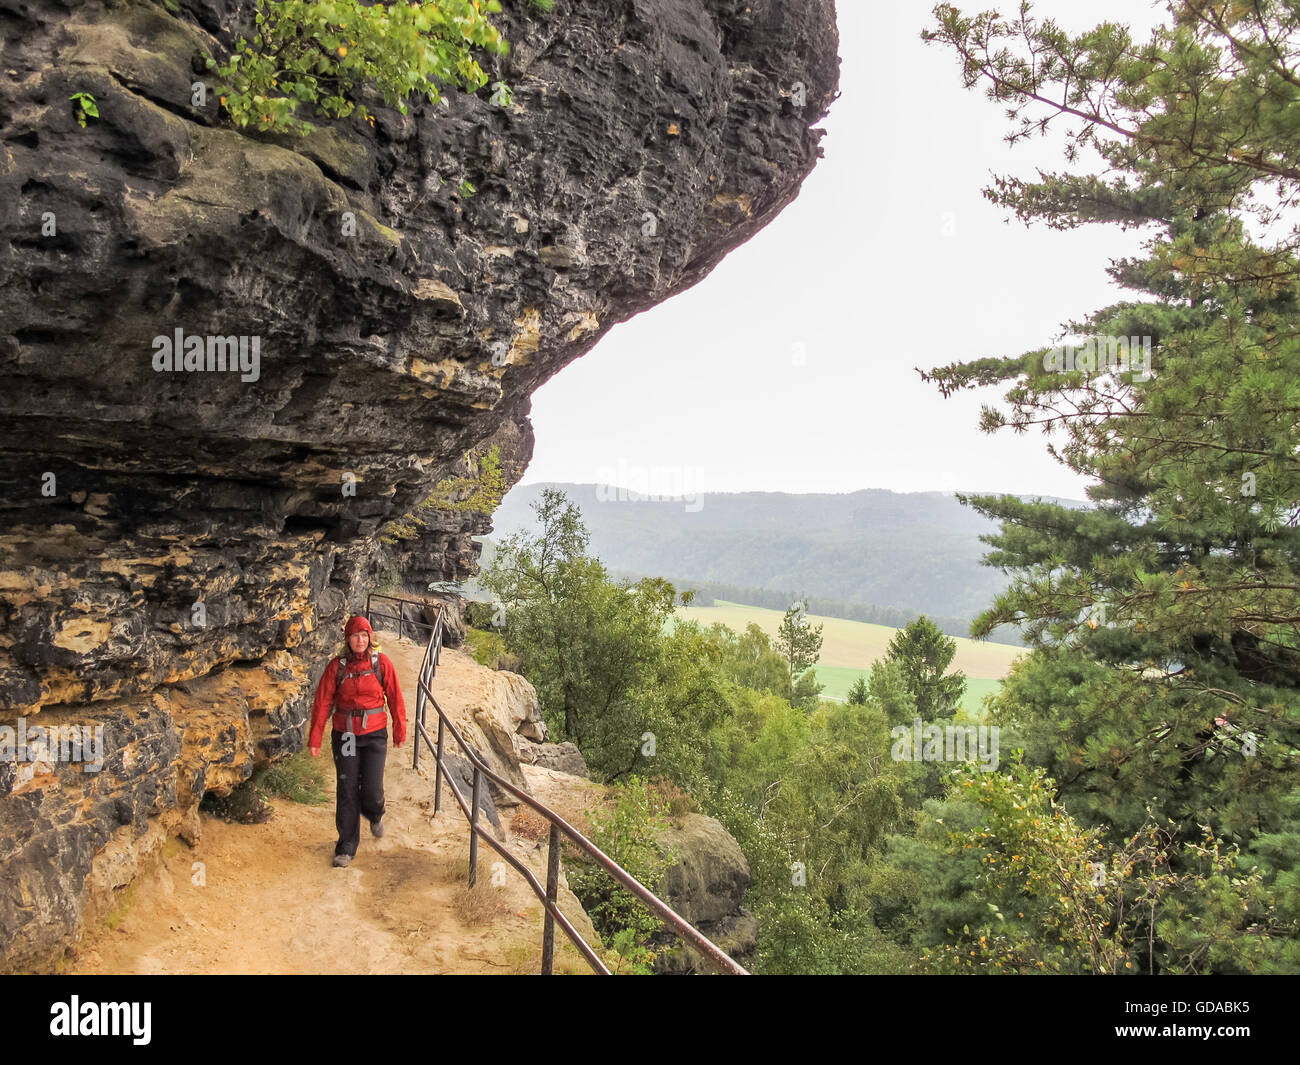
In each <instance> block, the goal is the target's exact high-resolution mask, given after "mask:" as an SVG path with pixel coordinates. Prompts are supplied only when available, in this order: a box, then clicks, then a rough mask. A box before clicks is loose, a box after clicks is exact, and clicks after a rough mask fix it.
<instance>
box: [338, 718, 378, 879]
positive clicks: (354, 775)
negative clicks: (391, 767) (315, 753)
mask: <svg viewBox="0 0 1300 1065" xmlns="http://www.w3.org/2000/svg"><path fill="white" fill-rule="evenodd" d="M344 735H345V734H344V733H342V732H336V731H333V730H331V732H330V747H331V748H332V749H333V751H334V771H335V774H336V776H337V778H338V792H337V794H336V796H335V806H334V826H335V827H336V828H337V829H338V832H339V841H338V843H336V844H335V845H334V853H335V854H350V855H352V856H353V857H354V858H355V857H356V854H357V844H358V843H359V842H360V839H361V815H362V814H365V815H366V817H367V818H369V819H370V820H371V821H375V820H378V819H379V818H380V817H383V816H384V760H385V759H386V758H387V756H388V729H386V728H385V729H383V730H382V731H376V732H370V733H366V734H365V735H360V736H357V735H353V737H352V743H353V744H354V745H355V750H354V751H353V753H352V754H349V755H345V754H344V753H343V737H344Z"/></svg>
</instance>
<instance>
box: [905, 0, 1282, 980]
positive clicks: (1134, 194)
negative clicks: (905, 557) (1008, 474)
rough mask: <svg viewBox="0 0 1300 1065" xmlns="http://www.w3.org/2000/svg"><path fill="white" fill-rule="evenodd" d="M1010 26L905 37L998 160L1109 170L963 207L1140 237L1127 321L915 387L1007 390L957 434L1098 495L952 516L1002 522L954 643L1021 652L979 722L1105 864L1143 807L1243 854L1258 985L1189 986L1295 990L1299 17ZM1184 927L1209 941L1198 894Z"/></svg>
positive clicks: (991, 192) (1217, 12)
mask: <svg viewBox="0 0 1300 1065" xmlns="http://www.w3.org/2000/svg"><path fill="white" fill-rule="evenodd" d="M1028 11H1029V7H1028V5H1022V8H1021V15H1020V17H1019V18H1016V19H1014V20H1006V19H1003V18H1001V17H1000V16H998V15H996V14H995V13H985V14H982V15H979V16H975V17H968V16H964V15H962V14H961V13H960V12H959V11H957V9H955V8H953V7H951V6H947V5H944V6H942V7H940V8H937V9H936V15H937V17H938V23H937V26H936V27H935V28H933V29H931V30H929V31H927V32H926V33H925V34H923V36H924V37H925V38H926V39H928V40H931V41H934V42H938V43H941V44H944V45H946V46H948V47H950V48H951V49H953V50H954V52H955V53H956V55H957V56H958V57H959V58H960V60H961V63H962V69H963V74H964V78H965V82H966V84H967V86H968V87H974V86H976V85H984V86H985V87H986V88H987V91H988V95H989V96H990V98H992V99H994V100H996V101H998V102H999V103H1001V104H1003V105H1004V106H1007V107H1008V114H1009V116H1010V118H1011V119H1012V121H1013V122H1014V123H1015V125H1014V126H1013V129H1012V132H1011V134H1010V135H1009V136H1008V138H1007V139H1008V140H1009V141H1011V142H1013V143H1014V142H1016V141H1018V140H1020V139H1022V138H1025V137H1028V136H1031V135H1033V134H1034V133H1036V132H1041V131H1043V130H1045V129H1047V128H1048V126H1049V124H1050V123H1057V120H1061V121H1064V122H1067V123H1069V122H1073V123H1074V125H1073V126H1072V127H1071V129H1070V131H1069V148H1068V150H1067V162H1068V163H1070V164H1076V163H1078V161H1079V159H1080V158H1081V157H1080V156H1079V154H1078V151H1079V149H1081V148H1088V149H1093V150H1095V151H1096V152H1098V153H1099V154H1100V156H1101V158H1102V159H1103V160H1104V161H1105V162H1106V164H1107V166H1108V169H1107V171H1105V172H1104V173H1102V174H1090V173H1079V172H1074V171H1071V172H1064V173H1041V172H1040V176H1039V180H1037V181H1025V180H1022V179H1019V178H1012V177H1000V178H996V179H995V182H994V184H993V185H992V186H991V187H990V188H988V189H986V190H985V195H986V196H987V197H988V198H989V199H990V200H991V201H992V202H994V203H996V204H998V205H1001V206H1004V207H1008V208H1010V209H1012V210H1013V211H1014V212H1015V214H1016V215H1017V217H1018V218H1020V219H1021V220H1022V221H1025V222H1031V221H1035V220H1037V221H1042V222H1045V223H1046V224H1047V225H1049V226H1052V227H1055V228H1061V229H1069V228H1073V227H1075V226H1079V225H1084V224H1090V223H1091V224H1109V225H1117V226H1120V227H1121V228H1127V227H1132V226H1147V227H1149V230H1150V232H1151V236H1150V238H1149V239H1148V241H1147V243H1146V245H1145V248H1144V253H1143V254H1142V255H1141V256H1139V257H1137V258H1133V259H1126V260H1121V261H1119V262H1116V263H1114V264H1113V265H1112V266H1111V268H1110V270H1109V273H1110V274H1111V276H1112V277H1113V278H1114V279H1115V280H1116V281H1118V282H1119V283H1120V284H1122V285H1123V286H1125V287H1126V288H1128V289H1130V290H1131V291H1133V292H1134V293H1135V294H1136V296H1135V298H1134V299H1133V300H1131V301H1126V302H1121V303H1117V304H1115V305H1113V306H1110V307H1106V308H1102V309H1101V310H1098V311H1095V312H1093V313H1091V314H1089V315H1087V316H1086V317H1085V318H1084V319H1083V320H1081V321H1077V322H1069V323H1066V324H1065V327H1064V328H1065V332H1064V333H1063V336H1062V337H1059V338H1056V340H1057V341H1058V342H1057V343H1056V344H1054V345H1052V346H1044V347H1042V348H1037V349H1035V350H1032V351H1029V352H1026V353H1023V354H1019V355H1013V356H1009V357H993V358H982V359H978V360H975V361H971V362H963V363H954V364H952V365H949V366H945V367H941V368H937V369H934V370H932V371H930V372H929V373H923V374H922V376H923V378H925V379H927V380H930V381H933V382H935V383H936V384H937V385H938V386H939V388H940V390H941V391H942V393H943V394H944V395H945V396H947V395H951V394H952V393H953V392H956V391H958V390H960V389H963V388H970V387H975V386H977V385H988V384H995V383H1009V389H1008V391H1007V392H1006V396H1005V398H1006V407H1005V408H993V407H985V408H984V411H983V413H982V415H981V421H980V424H981V428H982V429H983V430H984V431H986V432H994V431H996V430H998V429H1000V428H1003V427H1006V426H1010V427H1011V428H1012V429H1013V430H1014V431H1016V432H1024V431H1026V430H1027V429H1028V428H1030V427H1031V426H1038V427H1040V428H1041V429H1043V430H1044V432H1045V433H1047V434H1058V433H1059V434H1061V436H1062V438H1063V443H1061V444H1060V445H1059V446H1058V445H1057V444H1049V446H1048V451H1049V453H1050V454H1052V455H1053V456H1054V457H1055V458H1056V459H1057V460H1058V461H1060V462H1062V463H1063V464H1064V465H1066V466H1068V467H1069V468H1070V469H1072V470H1074V471H1077V472H1079V473H1082V474H1085V475H1087V476H1089V477H1091V478H1093V479H1094V480H1095V482H1096V483H1095V484H1094V485H1093V486H1091V487H1090V488H1089V489H1088V497H1089V501H1090V505H1089V506H1088V507H1086V508H1085V509H1081V510H1080V509H1074V508H1071V507H1065V506H1060V505H1055V504H1047V503H1043V502H1041V501H1038V500H1035V501H1033V502H1023V501H1021V500H1019V499H1016V498H1014V497H1011V496H1001V497H995V496H974V497H968V496H959V498H960V499H961V501H962V502H963V503H967V504H969V505H971V506H973V507H975V509H976V510H978V511H979V512H980V513H982V514H985V515H986V516H988V517H991V518H994V519H996V520H998V521H999V522H1000V532H999V533H998V534H997V535H995V536H992V537H989V538H988V542H989V543H990V544H991V546H992V547H993V548H994V550H993V551H992V552H990V553H989V554H988V556H987V557H986V562H987V563H988V564H989V565H993V566H999V567H1002V568H1004V570H1006V571H1007V572H1008V573H1010V574H1011V575H1012V577H1013V579H1012V582H1011V585H1010V587H1009V588H1008V589H1007V591H1006V592H1005V593H1004V594H1002V595H1001V596H999V597H998V598H997V600H996V601H995V603H994V604H993V605H992V607H991V608H990V609H989V610H987V611H985V612H984V613H983V614H982V615H981V616H980V617H979V618H978V619H977V621H976V623H975V625H974V626H973V629H972V632H973V634H974V635H977V636H979V635H986V634H987V633H988V632H990V631H991V630H992V629H993V628H994V627H995V626H996V625H999V624H1004V623H1007V624H1018V625H1020V626H1022V628H1023V630H1024V632H1025V634H1026V637H1027V639H1028V642H1029V643H1030V645H1031V647H1033V648H1034V650H1033V652H1032V653H1031V654H1030V655H1029V656H1028V657H1027V658H1026V659H1024V660H1022V662H1021V663H1020V665H1019V666H1018V667H1017V669H1016V670H1015V671H1014V672H1013V674H1012V676H1011V677H1010V678H1009V679H1008V681H1007V683H1006V685H1005V686H1004V692H1003V695H1002V697H1001V699H1000V701H999V703H998V708H997V714H998V716H999V718H1000V719H1001V720H1002V721H1004V722H1007V723H1010V724H1013V725H1014V726H1015V727H1017V728H1018V729H1020V730H1021V731H1022V732H1023V735H1024V738H1025V741H1026V748H1027V751H1028V755H1029V757H1030V759H1031V760H1033V761H1036V762H1038V763H1039V764H1041V765H1044V766H1045V767H1046V768H1047V771H1048V773H1049V774H1050V775H1051V776H1053V777H1055V778H1056V779H1057V780H1058V781H1059V787H1060V794H1061V797H1062V798H1063V800H1064V801H1065V803H1066V804H1067V805H1068V806H1069V809H1070V811H1071V812H1072V813H1073V814H1074V815H1075V816H1077V817H1082V818H1083V819H1085V820H1086V821H1087V822H1088V823H1090V824H1092V825H1098V826H1103V827H1105V828H1106V829H1107V830H1108V831H1109V832H1110V833H1111V836H1112V839H1113V840H1115V841H1118V840H1120V839H1122V838H1123V837H1125V836H1126V835H1131V834H1132V833H1133V832H1136V831H1137V830H1138V829H1139V827H1140V825H1141V824H1142V821H1143V818H1144V817H1145V816H1146V812H1145V809H1144V803H1150V804H1154V809H1155V813H1156V815H1157V816H1159V817H1169V818H1172V819H1173V820H1174V821H1175V822H1176V824H1177V825H1178V826H1179V831H1180V832H1181V833H1182V839H1181V841H1180V842H1182V843H1186V844H1191V843H1192V842H1194V841H1195V840H1196V839H1197V838H1198V837H1199V835H1200V833H1201V828H1200V827H1199V826H1202V825H1208V826H1212V828H1213V830H1214V831H1215V833H1216V835H1218V836H1221V837H1223V838H1225V839H1227V840H1229V841H1230V842H1232V843H1237V844H1240V845H1241V846H1242V848H1243V850H1246V849H1249V851H1250V857H1249V859H1248V860H1247V864H1250V865H1252V867H1254V868H1258V869H1259V870H1260V871H1261V872H1262V874H1263V876H1264V883H1265V887H1266V889H1267V890H1270V891H1273V892H1275V898H1274V900H1273V903H1272V905H1273V907H1274V910H1273V912H1272V913H1271V914H1270V916H1269V921H1271V922H1272V923H1273V924H1274V925H1276V926H1277V928H1280V929H1283V930H1284V932H1283V934H1280V935H1277V936H1275V937H1273V938H1271V939H1270V943H1271V944H1272V946H1270V948H1269V950H1270V951H1271V953H1269V954H1268V957H1269V958H1270V959H1271V960H1270V961H1266V962H1259V960H1258V956H1257V955H1256V954H1255V953H1254V949H1253V946H1251V945H1250V944H1247V943H1246V942H1245V939H1244V938H1241V939H1240V942H1239V946H1240V950H1238V949H1237V944H1229V945H1227V946H1224V945H1220V947H1219V948H1218V949H1217V950H1216V951H1215V952H1213V956H1212V957H1211V956H1210V954H1208V953H1207V955H1206V956H1205V958H1203V959H1202V964H1203V969H1202V971H1204V969H1210V970H1217V971H1234V968H1236V967H1237V966H1238V965H1240V966H1243V967H1244V966H1245V962H1244V960H1243V959H1245V958H1247V957H1250V958H1251V959H1252V964H1255V965H1262V966H1263V967H1268V966H1269V965H1272V966H1274V967H1275V968H1278V969H1287V968H1291V970H1292V971H1294V970H1295V964H1296V944H1295V941H1296V939H1297V938H1298V937H1300V930H1298V929H1300V906H1298V905H1297V899H1296V892H1295V888H1294V885H1295V883H1296V875H1297V872H1296V870H1297V865H1296V863H1297V853H1296V851H1295V850H1294V849H1290V850H1289V851H1288V850H1286V849H1285V848H1281V847H1279V846H1278V845H1277V841H1278V840H1282V839H1290V838H1294V833H1295V831H1296V825H1297V818H1296V811H1295V809H1294V804H1288V803H1287V802H1285V801H1284V800H1285V799H1286V797H1287V796H1288V795H1291V794H1293V793H1294V790H1295V787H1296V782H1297V778H1298V775H1300V529H1298V528H1297V525H1298V524H1300V458H1298V456H1300V306H1298V305H1297V298H1296V293H1297V282H1298V281H1300V262H1297V257H1296V249H1297V245H1298V243H1300V229H1297V227H1296V225H1295V218H1294V209H1295V206H1296V202H1297V197H1298V196H1300V168H1298V167H1296V166H1295V165H1293V163H1292V162H1291V161H1292V160H1295V159H1297V158H1300V126H1297V124H1296V123H1295V122H1294V120H1293V119H1294V115H1295V114H1296V113H1297V110H1296V108H1297V105H1300V75H1298V74H1297V72H1296V70H1295V69H1293V66H1292V57H1293V56H1294V55H1295V54H1296V50H1297V48H1298V47H1300V14H1297V12H1296V11H1295V9H1294V6H1293V5H1286V4H1281V3H1274V2H1270V0H1253V2H1246V3H1241V4H1209V3H1204V2H1199V0H1182V2H1178V3H1175V4H1174V5H1173V6H1172V11H1173V14H1174V18H1173V20H1172V22H1171V24H1170V25H1168V26H1165V27H1161V28H1159V29H1157V30H1156V31H1155V32H1154V33H1153V34H1152V36H1151V38H1150V39H1149V40H1148V41H1146V42H1136V41H1134V40H1133V39H1132V36H1131V34H1130V33H1129V31H1128V30H1127V29H1126V28H1125V27H1122V26H1117V25H1114V24H1109V23H1107V24H1104V25H1101V26H1098V27H1096V28H1095V29H1093V30H1091V31H1089V32H1088V33H1085V34H1083V35H1081V36H1078V37H1073V38H1072V37H1070V36H1068V35H1067V34H1065V33H1063V32H1062V31H1061V30H1060V29H1059V28H1058V27H1057V26H1055V25H1054V24H1053V23H1052V22H1051V21H1042V22H1039V21H1037V20H1035V19H1033V18H1032V17H1030V16H1029V14H1028ZM1057 124H1059V123H1057ZM1052 128H1056V126H1055V125H1053V126H1052ZM1066 338H1073V339H1072V340H1071V343H1069V344H1062V343H1060V342H1059V341H1061V340H1064V339H1066ZM1224 883H1225V884H1226V883H1227V881H1226V880H1225V882H1224ZM1225 890H1229V889H1226V888H1225ZM1182 904H1183V905H1185V906H1186V907H1187V912H1188V913H1189V914H1191V915H1193V916H1194V917H1196V919H1197V920H1200V919H1201V918H1204V919H1205V921H1206V923H1207V924H1208V923H1209V922H1210V921H1211V920H1212V918H1213V912H1212V911H1213V909H1214V905H1215V903H1214V902H1212V901H1211V900H1210V899H1209V898H1207V897H1205V896H1204V895H1201V896H1199V897H1192V896H1189V897H1187V898H1184V899H1183V900H1182ZM1189 919H1190V918H1189ZM1168 936H1169V937H1170V938H1171V939H1172V938H1175V930H1174V929H1173V928H1172V926H1171V928H1170V929H1169V930H1168ZM1243 936H1244V934H1243ZM1288 937H1289V942H1288ZM1255 945H1257V944H1255Z"/></svg>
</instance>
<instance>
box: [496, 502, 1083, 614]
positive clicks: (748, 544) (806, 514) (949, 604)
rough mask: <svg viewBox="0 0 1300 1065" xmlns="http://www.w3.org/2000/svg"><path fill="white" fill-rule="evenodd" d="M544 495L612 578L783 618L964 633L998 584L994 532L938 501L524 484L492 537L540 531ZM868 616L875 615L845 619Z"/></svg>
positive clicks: (505, 506) (967, 512) (503, 509)
mask: <svg viewBox="0 0 1300 1065" xmlns="http://www.w3.org/2000/svg"><path fill="white" fill-rule="evenodd" d="M546 487H556V488H560V489H561V490H562V491H564V493H565V494H566V496H568V497H569V498H570V499H571V500H572V501H573V502H574V504H575V505H576V506H577V507H578V508H579V509H580V510H581V511H582V515H583V521H584V523H585V524H586V525H587V527H588V531H589V532H590V534H591V548H592V551H593V552H594V553H595V554H597V555H598V556H599V557H600V558H601V560H602V561H603V562H604V563H605V564H606V565H607V566H608V567H609V569H610V570H611V572H620V571H621V572H624V573H628V574H638V575H642V574H652V575H657V576H671V577H672V579H674V580H675V581H676V582H678V583H679V584H681V585H682V586H683V587H698V588H701V590H703V591H705V592H706V593H707V594H710V595H715V596H718V597H720V598H727V599H733V600H735V601H737V602H752V603H754V604H755V605H757V606H774V605H777V602H776V601H773V602H769V601H766V597H765V599H764V601H759V599H758V597H756V596H755V595H754V594H753V593H754V592H759V593H766V594H767V596H771V595H773V594H775V595H776V596H777V599H778V600H779V601H781V602H780V605H781V606H782V607H783V608H784V607H785V606H788V605H789V603H790V601H791V599H792V598H793V597H795V596H800V595H802V596H805V597H807V599H808V600H809V601H810V602H814V601H815V602H816V603H817V604H818V605H817V607H816V609H817V611H818V612H821V613H826V614H833V615H835V616H837V617H853V618H857V619H858V620H862V621H872V622H876V623H878V624H889V625H903V624H906V623H907V621H909V620H911V619H912V618H914V617H915V616H916V615H917V614H919V613H924V614H926V615H928V616H930V617H933V618H936V619H938V620H941V621H942V623H943V625H944V627H945V631H949V632H951V634H952V635H966V634H967V628H968V626H969V621H970V620H971V619H973V618H974V616H975V615H976V614H977V613H978V612H979V611H980V610H982V609H984V607H986V606H987V605H988V603H989V601H990V599H991V598H992V597H993V596H995V595H996V594H997V593H998V592H1000V591H1001V590H1002V589H1003V588H1004V587H1005V585H1006V578H1005V577H1003V575H1002V574H1000V573H998V572H997V571H996V570H992V569H989V568H987V567H984V566H981V564H980V559H981V557H982V556H983V554H984V553H985V552H986V551H987V550H988V546H987V545H986V544H983V543H981V542H980V539H979V538H980V536H981V535H987V534H991V533H993V532H996V530H997V526H996V524H995V523H994V522H991V521H989V520H988V519H986V518H984V517H982V516H981V515H979V514H977V513H975V512H974V511H973V510H971V509H970V508H968V507H963V506H962V505H961V504H960V503H958V502H957V500H956V498H955V497H954V496H951V495H944V494H942V493H938V492H918V493H914V494H904V493H899V492H889V491H884V490H879V489H867V490H863V491H859V492H850V493H847V494H841V495H835V494H829V493H811V494H808V495H792V494H789V493H784V492H737V493H716V494H715V493H708V494H705V495H702V496H700V497H699V498H698V499H697V500H695V501H692V500H690V499H687V500H686V501H685V502H683V501H658V500H652V499H635V498H631V497H626V496H627V494H626V493H624V494H622V495H620V494H619V493H617V491H615V490H611V489H610V488H608V487H607V486H600V485H570V484H565V485H554V486H549V485H543V484H540V483H538V484H525V485H518V486H516V487H515V488H514V489H512V490H511V491H510V492H509V493H508V494H507V495H506V496H505V498H504V499H503V500H502V502H501V506H500V508H499V509H498V510H497V512H496V513H495V514H494V515H493V530H494V531H493V534H492V538H493V539H494V540H500V539H501V538H503V537H504V536H506V535H508V534H509V533H511V532H514V531H515V530H517V529H524V528H527V529H530V530H532V531H536V526H535V524H534V522H533V514H532V511H531V509H530V507H531V504H532V503H534V502H536V501H537V499H538V498H539V497H540V495H541V493H542V492H543V491H544V489H545V488H546ZM1061 502H1062V503H1063V504H1064V505H1074V506H1082V504H1081V503H1074V504H1070V503H1069V502H1068V501H1061ZM867 608H870V609H871V610H874V611H880V612H881V613H878V614H875V616H867V615H860V614H858V613H855V612H851V611H854V610H866V609H867ZM810 609H811V608H810Z"/></svg>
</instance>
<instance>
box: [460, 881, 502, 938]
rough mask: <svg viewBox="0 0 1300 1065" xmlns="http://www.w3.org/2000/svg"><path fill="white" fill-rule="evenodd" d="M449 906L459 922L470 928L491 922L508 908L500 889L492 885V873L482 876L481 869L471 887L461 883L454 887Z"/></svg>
mask: <svg viewBox="0 0 1300 1065" xmlns="http://www.w3.org/2000/svg"><path fill="white" fill-rule="evenodd" d="M451 908H452V912H453V913H455V914H456V916H457V917H459V918H460V920H461V923H462V924H465V925H468V926H469V927H471V928H475V927H478V926H480V925H487V924H491V923H492V922H493V921H494V920H495V919H496V918H498V917H504V916H505V915H506V914H507V913H508V912H509V910H510V907H509V906H507V905H506V904H505V900H504V899H503V898H502V895H501V889H500V888H495V887H493V886H492V874H491V873H490V872H489V873H488V874H487V875H486V876H484V875H483V873H482V872H481V871H480V872H479V875H478V883H477V884H475V885H474V886H473V887H470V886H469V885H468V884H461V885H460V887H458V888H457V889H456V891H455V894H453V895H452V899H451Z"/></svg>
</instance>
